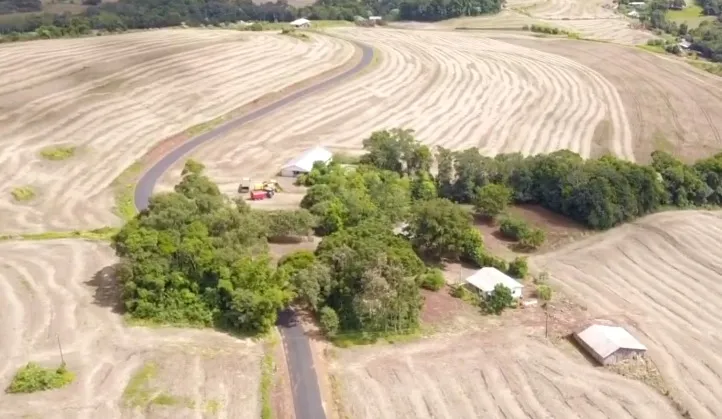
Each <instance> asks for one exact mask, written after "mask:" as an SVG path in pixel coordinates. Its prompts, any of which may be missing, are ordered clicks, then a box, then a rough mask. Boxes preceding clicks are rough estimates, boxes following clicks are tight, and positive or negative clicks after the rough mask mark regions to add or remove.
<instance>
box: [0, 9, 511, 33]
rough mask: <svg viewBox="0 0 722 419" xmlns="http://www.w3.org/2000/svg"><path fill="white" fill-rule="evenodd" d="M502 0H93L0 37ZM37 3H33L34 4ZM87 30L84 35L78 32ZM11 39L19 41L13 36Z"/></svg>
mask: <svg viewBox="0 0 722 419" xmlns="http://www.w3.org/2000/svg"><path fill="white" fill-rule="evenodd" d="M503 1H504V0H463V1H458V2H449V1H447V0H381V1H371V0H364V1H353V0H317V1H316V2H315V3H314V4H313V5H310V6H304V7H293V6H290V5H289V4H288V3H287V1H286V0H277V1H276V2H275V3H272V2H266V3H263V4H256V3H253V2H252V1H251V0H183V1H181V0H119V1H118V2H114V3H100V4H97V5H93V4H92V3H96V2H95V1H92V2H90V3H86V4H89V7H88V8H87V9H86V11H85V12H83V13H80V14H77V15H72V14H70V13H65V14H51V13H31V14H17V15H14V14H6V15H3V16H2V19H0V34H6V35H7V34H20V33H27V32H34V31H38V30H41V32H42V33H43V36H45V37H49V36H76V35H83V34H85V33H88V32H89V31H90V30H104V31H110V32H114V31H124V30H128V29H146V28H161V27H168V26H178V25H180V24H181V22H184V23H185V24H187V25H189V26H198V25H217V24H221V23H232V22H237V21H240V20H245V21H248V20H255V21H269V22H274V21H279V22H290V21H293V20H294V19H297V18H299V17H306V18H309V19H313V20H347V21H353V20H354V17H355V16H364V17H365V16H369V15H381V16H384V17H385V18H387V19H389V20H396V19H400V20H424V21H435V20H442V19H449V18H453V17H458V16H467V15H468V16H474V15H478V14H486V13H494V12H498V11H499V10H501V4H502V2H503ZM33 2H35V3H33ZM37 3H39V2H38V1H37V0H0V14H2V11H3V10H4V11H5V13H15V12H19V11H34V10H40V9H39V8H37V7H38V4H37ZM85 27H87V30H86V31H79V28H80V29H83V28H85ZM6 38H8V37H6ZM9 38H10V40H13V39H18V37H17V36H15V35H13V36H10V37H9Z"/></svg>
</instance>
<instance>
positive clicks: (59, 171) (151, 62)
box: [0, 29, 355, 233]
mask: <svg viewBox="0 0 722 419" xmlns="http://www.w3.org/2000/svg"><path fill="white" fill-rule="evenodd" d="M0 54H1V55H3V56H4V57H5V60H3V64H2V65H0V70H1V71H0V73H2V76H0V110H2V115H0V138H2V140H0V141H3V147H2V149H3V152H4V153H3V154H0V162H1V163H2V167H3V168H4V169H3V170H4V172H3V175H2V176H0V179H2V180H0V212H1V213H2V214H3V217H2V224H0V231H5V232H11V233H14V232H37V231H42V230H68V229H88V228H97V227H101V226H104V225H115V224H117V223H118V222H119V220H118V218H117V217H116V216H114V215H113V214H112V211H111V209H112V208H113V205H114V202H113V194H112V190H111V187H110V186H111V183H112V181H113V179H115V178H116V177H117V176H118V175H119V174H120V173H121V172H122V171H123V170H124V169H125V168H126V167H128V166H130V165H131V164H132V163H134V162H135V161H136V160H138V159H139V158H140V157H141V156H143V155H145V154H146V153H147V152H149V151H150V150H151V149H153V147H154V146H155V145H156V144H157V143H159V142H160V141H162V140H163V139H165V138H168V137H169V136H171V135H173V134H175V133H178V132H181V131H183V130H184V129H186V128H189V127H191V126H195V125H198V124H200V123H202V122H206V121H209V120H214V119H216V118H218V117H219V116H221V115H225V114H227V113H229V112H230V111H232V110H234V109H238V108H240V107H242V106H243V105H245V104H253V103H254V102H255V101H262V100H263V99H264V98H268V97H270V96H269V94H273V93H279V92H283V90H284V89H285V88H287V87H288V86H291V85H293V84H294V83H297V82H300V81H302V80H306V79H311V78H313V77H314V76H316V75H318V74H319V73H324V72H325V71H328V70H332V69H334V68H336V67H337V66H338V65H339V63H344V62H346V61H347V60H349V59H350V58H352V57H353V55H354V54H355V48H353V46H352V45H351V44H350V43H348V42H344V41H340V40H337V39H333V38H330V37H322V36H318V37H314V39H313V41H312V42H301V41H298V40H295V39H292V38H289V37H282V36H280V35H277V34H274V33H261V34H256V33H241V32H238V31H230V30H196V29H168V30H159V31H144V32H137V33H129V34H124V35H114V36H103V37H95V38H84V39H59V40H47V41H37V42H27V43H19V44H16V45H2V46H0ZM57 144H63V145H71V146H75V147H83V148H84V149H85V152H84V153H83V155H82V156H76V157H74V158H70V159H67V160H64V161H62V162H48V161H45V160H43V159H41V158H40V157H39V156H38V152H39V151H40V150H42V149H43V148H45V147H48V146H51V145H57ZM21 168H22V170H21ZM13 184H32V185H36V186H37V188H38V189H39V191H40V196H41V199H39V200H38V203H37V205H34V206H33V207H32V208H23V207H19V206H17V205H14V204H13V203H12V202H11V201H10V200H9V199H8V198H7V196H8V193H9V192H8V191H9V189H10V188H11V185H13Z"/></svg>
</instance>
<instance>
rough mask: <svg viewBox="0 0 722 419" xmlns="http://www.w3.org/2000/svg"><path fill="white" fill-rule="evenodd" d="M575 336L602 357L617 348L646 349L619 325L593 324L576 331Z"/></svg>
mask: <svg viewBox="0 0 722 419" xmlns="http://www.w3.org/2000/svg"><path fill="white" fill-rule="evenodd" d="M577 337H578V338H579V339H580V340H582V341H583V342H584V343H585V344H587V346H589V348H591V349H592V350H593V351H594V352H596V353H597V354H598V355H599V356H600V357H602V358H606V357H608V356H609V355H611V354H613V353H614V352H616V351H617V350H619V349H636V350H640V351H646V350H647V347H646V346H644V345H642V343H641V342H639V341H638V340H637V339H636V338H635V337H634V336H632V335H631V334H629V332H627V331H626V330H625V329H624V328H623V327H619V326H606V325H602V324H594V325H591V326H589V327H587V328H586V329H584V330H583V331H581V332H579V333H577Z"/></svg>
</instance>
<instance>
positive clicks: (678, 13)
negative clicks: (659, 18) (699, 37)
mask: <svg viewBox="0 0 722 419" xmlns="http://www.w3.org/2000/svg"><path fill="white" fill-rule="evenodd" d="M665 17H666V19H667V20H668V21H671V22H675V23H677V24H680V23H687V26H688V27H689V28H690V29H694V28H696V27H698V26H699V25H700V23H702V22H704V21H705V20H714V19H715V17H714V16H705V15H704V11H703V10H702V8H701V7H700V6H699V5H696V4H695V5H692V6H688V7H685V8H684V9H682V10H667V14H666V15H665Z"/></svg>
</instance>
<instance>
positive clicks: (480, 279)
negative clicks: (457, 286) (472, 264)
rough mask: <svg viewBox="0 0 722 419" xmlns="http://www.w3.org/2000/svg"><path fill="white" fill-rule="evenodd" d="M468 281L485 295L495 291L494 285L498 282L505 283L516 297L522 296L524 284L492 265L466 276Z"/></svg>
mask: <svg viewBox="0 0 722 419" xmlns="http://www.w3.org/2000/svg"><path fill="white" fill-rule="evenodd" d="M466 282H468V283H469V284H471V285H472V286H474V287H475V288H476V289H478V290H479V294H481V295H482V296H484V297H487V296H489V295H491V293H493V292H494V287H495V286H497V285H498V284H501V285H504V286H505V287H507V288H509V289H510V290H511V295H512V296H513V297H514V298H521V296H522V291H523V290H524V285H522V284H520V283H519V282H517V281H516V280H515V279H514V278H512V277H510V276H509V275H507V274H505V273H504V272H502V271H500V270H498V269H496V268H491V267H486V268H481V269H479V270H478V271H476V272H474V274H473V275H471V276H469V277H468V278H466Z"/></svg>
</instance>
